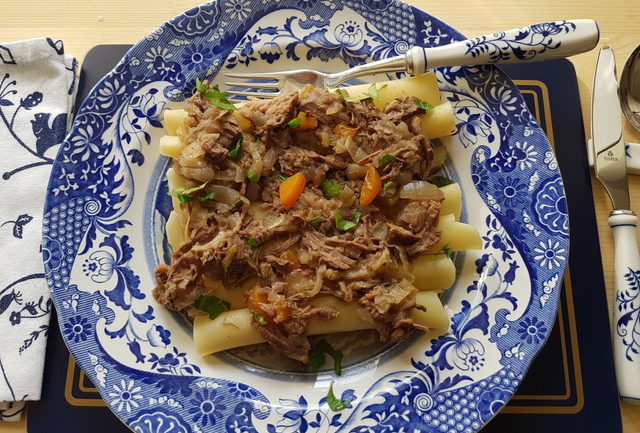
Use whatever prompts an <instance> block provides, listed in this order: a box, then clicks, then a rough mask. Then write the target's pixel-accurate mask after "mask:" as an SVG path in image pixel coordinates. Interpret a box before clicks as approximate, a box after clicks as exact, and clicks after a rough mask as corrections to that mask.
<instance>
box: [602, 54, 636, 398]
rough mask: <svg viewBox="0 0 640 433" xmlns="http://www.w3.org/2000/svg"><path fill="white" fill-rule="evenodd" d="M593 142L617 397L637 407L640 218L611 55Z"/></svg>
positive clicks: (604, 60) (604, 58)
mask: <svg viewBox="0 0 640 433" xmlns="http://www.w3.org/2000/svg"><path fill="white" fill-rule="evenodd" d="M591 138H592V140H593V152H594V154H593V160H594V168H595V174H596V177H597V178H598V180H599V181H600V182H601V183H602V185H603V186H604V188H605V189H606V190H607V193H608V194H609V198H610V199H611V203H612V204H613V211H612V212H611V214H610V215H609V226H610V227H611V229H612V231H613V236H614V243H615V301H616V305H615V308H614V324H613V329H614V331H613V350H614V361H615V365H616V377H617V381H618V391H619V393H620V396H621V397H622V398H624V399H628V400H630V401H635V402H640V353H639V351H640V345H639V344H640V334H639V332H640V330H639V329H638V325H637V321H638V320H639V319H638V317H637V316H638V313H639V310H640V256H639V254H638V243H637V241H636V230H637V225H638V218H637V217H636V215H635V213H634V212H633V211H632V210H631V209H630V207H631V206H630V204H629V184H628V182H627V172H626V170H627V168H626V161H625V148H624V140H623V137H622V113H621V109H620V98H619V94H618V83H617V80H616V63H615V57H614V55H613V50H612V49H611V48H609V47H605V48H603V49H601V50H600V54H599V56H598V63H597V65H596V72H595V76H594V80H593V99H592V102H591Z"/></svg>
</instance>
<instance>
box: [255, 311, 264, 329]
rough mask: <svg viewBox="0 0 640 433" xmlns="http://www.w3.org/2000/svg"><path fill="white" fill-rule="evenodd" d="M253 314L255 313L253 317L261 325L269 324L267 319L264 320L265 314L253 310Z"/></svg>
mask: <svg viewBox="0 0 640 433" xmlns="http://www.w3.org/2000/svg"><path fill="white" fill-rule="evenodd" d="M251 314H253V317H255V318H256V322H258V324H259V325H260V326H264V325H266V324H267V321H266V320H264V316H263V315H262V314H260V313H258V312H257V311H252V312H251Z"/></svg>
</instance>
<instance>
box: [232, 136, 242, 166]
mask: <svg viewBox="0 0 640 433" xmlns="http://www.w3.org/2000/svg"><path fill="white" fill-rule="evenodd" d="M243 141H244V136H242V135H241V136H240V138H238V139H237V140H236V142H235V143H234V144H233V146H231V148H230V149H229V154H228V155H229V158H231V159H233V160H234V161H237V160H238V158H240V152H241V151H242V142H243Z"/></svg>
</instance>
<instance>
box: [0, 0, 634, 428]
mask: <svg viewBox="0 0 640 433" xmlns="http://www.w3.org/2000/svg"><path fill="white" fill-rule="evenodd" d="M408 3H411V4H413V5H414V6H417V7H419V8H421V9H423V10H425V11H427V12H429V13H431V14H433V15H434V16H436V17H439V18H440V19H441V20H443V21H445V22H447V23H448V24H450V25H452V26H453V27H455V28H457V29H458V30H460V31H461V32H462V33H463V34H465V35H467V36H479V35H482V34H485V33H490V32H493V31H496V30H503V29H508V28H512V27H518V26H522V25H526V24H533V23H538V22H544V21H550V20H556V19H563V18H593V19H595V20H597V21H598V23H599V24H600V29H601V44H606V45H609V46H611V47H612V48H613V49H614V50H615V53H616V59H617V62H618V68H619V69H620V68H622V65H623V64H624V61H625V59H626V57H627V56H628V54H629V53H630V52H631V50H632V49H633V48H634V47H635V46H636V44H639V43H640V25H639V23H640V8H638V7H637V3H636V2H634V1H631V0H609V1H602V0H579V1H572V2H566V1H560V0H527V1H519V0H465V1H464V2H463V1H458V2H450V1H433V0H409V1H408ZM194 5H197V2H190V1H178V0H163V1H159V0H137V1H131V0H111V1H109V0H102V1H95V0H83V1H78V0H74V1H70V0H67V1H62V0H59V1H53V0H37V1H36V0H31V1H25V0H20V1H15V0H9V1H7V0H4V1H3V2H2V4H1V5H0V8H1V12H0V41H10V40H18V39H27V38H34V37H42V36H49V37H53V38H59V39H62V40H63V41H64V43H65V49H66V52H68V53H71V54H73V55H75V56H77V57H78V58H79V59H80V60H82V58H83V56H84V54H85V53H86V52H87V51H88V50H89V49H90V48H91V47H93V46H94V45H98V44H127V43H133V42H135V41H137V40H138V39H140V38H142V37H143V36H144V35H145V34H146V33H148V32H149V31H151V30H152V29H153V28H154V27H156V26H157V25H159V24H160V23H162V22H164V21H166V20H167V19H170V18H172V17H173V16H175V15H177V14H179V13H181V12H182V11H184V10H187V9H189V8H191V7H192V6H194ZM596 57H597V50H594V51H592V52H590V53H586V54H582V55H579V56H576V57H574V58H572V61H573V63H574V65H575V67H576V71H577V74H578V79H579V85H580V95H581V99H582V110H583V116H584V119H585V127H586V131H587V137H588V136H590V133H589V127H590V126H589V125H590V119H589V117H590V116H589V106H590V100H591V91H590V89H591V83H592V80H593V71H594V65H595V61H596ZM625 138H626V140H627V141H635V142H640V134H639V133H637V132H636V131H635V130H633V129H632V128H631V127H630V126H628V125H627V126H626V127H625ZM559 145H562V143H560V144H559ZM629 183H630V187H631V206H632V208H633V209H635V210H636V211H640V177H638V176H632V177H631V178H630V181H629ZM593 187H594V200H595V204H596V210H597V215H598V230H599V233H600V248H601V252H602V257H603V267H604V273H605V283H606V288H607V295H608V298H609V301H610V302H611V298H612V295H613V243H612V236H611V231H610V229H609V226H608V225H607V216H608V214H609V211H610V203H609V201H608V198H607V196H606V193H605V192H604V190H603V188H602V187H601V186H600V184H599V183H598V182H593ZM609 305H611V303H610V304H609ZM622 416H623V423H624V432H625V433H640V406H633V405H628V404H626V403H623V404H622ZM4 431H5V430H3V428H2V427H0V432H4Z"/></svg>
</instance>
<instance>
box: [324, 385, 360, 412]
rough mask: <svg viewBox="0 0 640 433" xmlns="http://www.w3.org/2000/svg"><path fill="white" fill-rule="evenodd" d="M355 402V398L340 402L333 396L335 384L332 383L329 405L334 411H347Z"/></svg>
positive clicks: (328, 394)
mask: <svg viewBox="0 0 640 433" xmlns="http://www.w3.org/2000/svg"><path fill="white" fill-rule="evenodd" d="M353 400H354V399H353V398H350V399H349V400H340V399H339V398H337V397H336V396H335V395H334V394H333V382H331V385H329V392H328V393H327V404H328V405H329V408H330V409H331V410H332V411H334V412H340V411H341V410H344V409H346V408H347V407H349V405H350V404H351V402H352V401H353Z"/></svg>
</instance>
